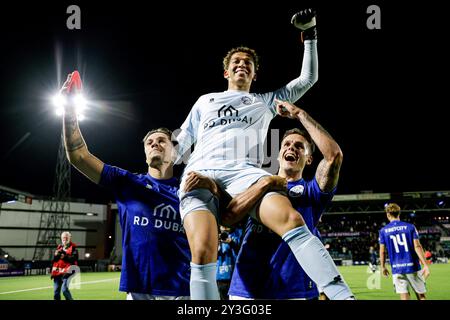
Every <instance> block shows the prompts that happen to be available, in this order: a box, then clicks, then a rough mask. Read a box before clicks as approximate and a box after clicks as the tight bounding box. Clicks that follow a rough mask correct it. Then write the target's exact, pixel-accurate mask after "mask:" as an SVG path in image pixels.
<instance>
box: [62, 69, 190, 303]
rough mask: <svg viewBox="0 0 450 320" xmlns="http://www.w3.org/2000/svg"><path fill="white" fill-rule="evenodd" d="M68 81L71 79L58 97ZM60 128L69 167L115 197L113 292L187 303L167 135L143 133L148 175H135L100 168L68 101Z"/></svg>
mask: <svg viewBox="0 0 450 320" xmlns="http://www.w3.org/2000/svg"><path fill="white" fill-rule="evenodd" d="M70 83H71V75H69V77H68V80H67V81H66V82H65V84H64V86H63V89H62V91H61V92H62V94H67V91H68V87H69V84H70ZM69 96H70V95H69ZM63 130H64V138H65V147H66V153H67V158H68V159H69V161H70V163H71V164H72V165H73V166H74V167H76V168H77V169H78V170H79V171H80V172H81V173H83V174H84V175H85V176H86V177H88V178H89V179H90V180H92V181H93V182H95V183H97V184H100V185H102V186H105V187H106V188H108V189H109V190H110V191H111V192H112V193H113V195H114V197H115V199H116V202H117V205H118V211H119V218H120V225H121V227H122V246H123V253H122V254H123V256H122V273H121V277H120V287H119V290H120V291H124V292H127V293H128V295H127V299H128V300H156V299H157V300H160V299H167V300H172V299H188V298H189V277H190V270H189V269H190V267H189V262H190V259H191V255H190V251H189V245H188V241H187V238H186V234H185V232H184V229H183V227H182V225H181V218H180V214H179V199H178V195H177V192H178V189H179V182H178V180H177V179H176V178H174V177H173V160H174V159H175V155H176V152H174V151H175V149H174V146H173V143H172V141H171V135H172V133H171V132H170V131H169V130H168V129H165V128H159V129H156V130H152V131H150V132H148V133H147V135H146V136H145V138H144V140H143V142H144V151H145V155H146V162H147V164H148V172H147V173H146V174H135V173H131V172H129V171H127V170H124V169H121V168H118V167H114V166H110V165H108V164H105V163H103V162H102V161H101V160H99V159H98V158H96V157H95V156H94V155H92V154H91V153H90V152H89V151H88V148H87V146H86V143H85V141H84V139H83V137H82V135H81V132H80V128H79V126H78V120H77V117H76V113H75V111H74V107H73V105H72V104H70V103H69V104H68V105H67V106H66V110H65V114H64V122H63Z"/></svg>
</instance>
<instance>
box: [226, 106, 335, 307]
mask: <svg viewBox="0 0 450 320" xmlns="http://www.w3.org/2000/svg"><path fill="white" fill-rule="evenodd" d="M279 104H280V105H281V106H283V107H285V108H286V109H288V110H289V109H291V108H293V107H294V106H293V105H291V104H289V103H286V102H279ZM297 110H298V112H299V116H298V120H300V122H301V123H302V125H303V127H304V128H305V129H306V130H303V129H297V128H295V129H291V130H288V131H286V133H285V134H284V137H283V139H282V141H281V149H280V151H279V155H278V161H279V164H280V168H279V171H278V176H279V177H281V178H283V179H286V180H287V191H288V196H289V199H290V201H291V202H292V204H293V207H294V208H295V209H296V210H297V214H299V215H300V214H301V215H302V217H303V219H304V220H305V223H306V225H307V226H308V229H309V230H310V231H311V232H312V233H313V234H315V235H319V231H318V230H317V225H318V223H319V221H320V218H321V216H322V213H323V211H324V209H325V206H326V205H327V204H328V203H330V202H331V200H332V198H333V195H334V194H335V192H336V186H337V183H338V179H339V171H340V167H341V164H342V158H343V156H342V151H341V149H340V147H339V145H338V144H337V143H336V141H335V140H334V139H333V138H332V137H331V136H330V134H329V133H328V132H327V131H326V130H325V129H324V128H323V127H322V126H321V125H320V124H318V123H317V122H316V121H315V120H314V119H313V118H312V117H311V116H309V115H308V114H307V113H306V112H305V111H304V110H302V109H300V108H298V109H297ZM316 145H317V147H318V149H319V150H320V152H321V153H322V156H323V159H322V160H321V162H320V163H319V165H318V167H317V170H316V174H315V176H314V177H313V178H312V179H310V180H306V179H304V178H303V172H304V170H305V167H306V166H308V165H311V164H312V156H313V153H314V150H315V146H316ZM252 188H253V187H252ZM252 188H250V189H249V190H248V191H246V192H244V193H243V194H241V195H240V198H241V199H243V200H244V201H250V200H251V201H254V199H252V198H251V197H245V193H252V192H253V191H252V190H251V189H252ZM256 191H257V190H256ZM262 195H263V191H260V194H259V195H256V194H255V193H253V194H252V197H255V196H256V197H258V196H259V197H260V196H262ZM241 201H242V200H241ZM233 205H234V204H233ZM241 205H242V204H241ZM232 211H233V210H231V212H229V213H228V214H231V215H232V214H234V213H233V212H232ZM226 215H227V214H225V216H226ZM241 216H242V212H241V213H240V214H239V215H235V216H234V217H232V218H233V219H235V220H239V219H240V217H241ZM256 266H257V267H256ZM229 294H230V298H231V299H317V298H318V296H319V291H318V288H317V286H316V284H315V283H314V281H312V280H311V278H310V277H309V276H308V275H307V274H306V273H305V271H304V270H303V269H302V267H301V266H300V264H299V263H298V262H297V260H296V258H295V256H294V254H293V252H292V251H291V249H290V248H289V246H288V245H287V244H286V243H285V242H284V241H283V240H282V239H281V238H280V237H279V236H278V235H277V234H276V233H274V232H272V231H271V230H269V229H268V228H266V227H264V226H263V225H262V224H261V223H259V222H258V221H256V220H255V219H253V218H249V219H248V222H247V227H246V230H245V236H244V239H243V243H242V246H241V250H240V252H239V255H238V258H237V262H236V267H235V272H234V274H233V279H232V282H231V286H230V291H229Z"/></svg>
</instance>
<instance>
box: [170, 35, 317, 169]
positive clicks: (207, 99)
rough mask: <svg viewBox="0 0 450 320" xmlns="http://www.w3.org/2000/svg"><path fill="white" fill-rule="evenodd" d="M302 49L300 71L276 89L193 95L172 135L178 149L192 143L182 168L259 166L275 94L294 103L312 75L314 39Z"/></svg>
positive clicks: (314, 76)
mask: <svg viewBox="0 0 450 320" xmlns="http://www.w3.org/2000/svg"><path fill="white" fill-rule="evenodd" d="M304 50H305V52H304V59H303V64H302V71H301V74H300V76H299V77H298V78H296V79H294V80H292V81H291V82H289V83H288V84H287V85H286V86H283V87H281V88H280V89H278V90H276V91H273V92H268V93H263V94H257V93H248V92H246V91H237V90H228V91H224V92H217V93H210V94H206V95H203V96H201V97H200V98H199V99H198V100H197V102H196V103H195V104H194V106H193V107H192V109H191V111H190V113H189V115H188V117H187V118H186V120H185V121H184V123H183V124H182V126H181V132H180V133H179V135H178V136H177V140H178V143H179V153H180V155H182V154H184V153H185V152H186V151H188V150H189V149H190V147H191V146H192V144H195V147H194V151H193V153H192V154H191V155H190V157H189V161H188V163H187V165H186V168H185V172H189V171H195V170H200V169H218V170H234V169H240V168H245V167H249V166H252V167H261V165H262V163H263V156H264V150H263V148H264V142H265V140H266V136H267V131H268V128H269V124H270V121H271V120H272V119H273V117H275V115H276V110H275V106H276V103H275V101H274V99H275V98H276V99H279V100H286V101H289V102H292V103H294V102H296V101H297V100H298V99H299V98H300V97H301V96H302V95H303V94H304V93H305V92H306V91H307V90H308V89H309V88H310V87H311V86H312V85H313V84H314V83H315V82H316V81H317V70H318V63H317V43H316V40H311V41H305V49H304ZM178 160H179V159H178Z"/></svg>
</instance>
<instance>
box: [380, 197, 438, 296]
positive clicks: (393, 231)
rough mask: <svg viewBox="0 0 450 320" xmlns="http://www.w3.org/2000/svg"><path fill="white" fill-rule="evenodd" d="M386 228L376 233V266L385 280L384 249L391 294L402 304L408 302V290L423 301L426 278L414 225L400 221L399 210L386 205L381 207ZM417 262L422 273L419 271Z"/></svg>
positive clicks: (423, 259) (386, 273)
mask: <svg viewBox="0 0 450 320" xmlns="http://www.w3.org/2000/svg"><path fill="white" fill-rule="evenodd" d="M385 211H386V216H387V218H388V220H389V224H387V225H386V226H384V227H383V228H382V229H381V230H380V237H379V241H380V265H381V272H382V273H383V275H384V276H386V277H387V276H389V270H388V269H387V268H386V257H385V253H386V249H387V251H388V254H389V259H390V263H391V268H392V279H393V281H394V287H395V291H396V292H397V293H399V294H400V298H401V299H402V300H409V299H410V298H411V296H410V294H409V287H410V286H411V287H412V289H413V290H414V292H415V293H416V296H417V299H419V300H425V292H426V286H425V280H426V279H427V278H428V276H429V275H430V269H429V268H428V265H427V262H426V259H425V256H424V253H423V248H422V245H421V244H420V241H419V233H418V232H417V229H416V227H415V226H414V225H412V224H410V223H407V222H403V221H400V206H399V205H398V204H396V203H390V204H387V205H386V206H385ZM419 260H420V262H421V263H422V264H423V269H422V270H421V269H420V263H419Z"/></svg>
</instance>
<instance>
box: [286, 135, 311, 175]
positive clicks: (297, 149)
mask: <svg viewBox="0 0 450 320" xmlns="http://www.w3.org/2000/svg"><path fill="white" fill-rule="evenodd" d="M278 161H279V163H280V168H281V169H282V170H293V171H301V170H303V169H304V167H305V166H306V165H309V164H311V162H312V158H311V147H310V145H309V143H308V141H307V140H306V139H305V137H303V136H302V135H299V134H290V135H288V136H287V137H286V138H284V139H283V141H282V142H281V149H280V152H279V154H278Z"/></svg>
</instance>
